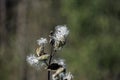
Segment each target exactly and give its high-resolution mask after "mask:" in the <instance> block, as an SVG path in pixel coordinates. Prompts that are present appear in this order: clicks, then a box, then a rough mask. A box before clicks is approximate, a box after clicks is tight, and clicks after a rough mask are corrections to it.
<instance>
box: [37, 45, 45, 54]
mask: <svg viewBox="0 0 120 80" xmlns="http://www.w3.org/2000/svg"><path fill="white" fill-rule="evenodd" d="M42 53H44V47H43V46H40V47H38V48H37V49H36V54H37V56H41V55H42Z"/></svg>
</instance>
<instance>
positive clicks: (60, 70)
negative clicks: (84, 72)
mask: <svg viewBox="0 0 120 80" xmlns="http://www.w3.org/2000/svg"><path fill="white" fill-rule="evenodd" d="M64 70H65V69H64V68H63V67H61V68H59V69H57V70H56V72H55V73H54V74H53V77H56V76H57V75H59V74H60V73H61V72H63V71H64Z"/></svg>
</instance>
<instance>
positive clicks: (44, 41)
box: [37, 38, 47, 46]
mask: <svg viewBox="0 0 120 80" xmlns="http://www.w3.org/2000/svg"><path fill="white" fill-rule="evenodd" d="M37 43H38V45H40V46H41V45H43V44H46V43H47V39H46V38H40V39H39V40H37Z"/></svg>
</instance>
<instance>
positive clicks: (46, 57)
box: [38, 54, 50, 61]
mask: <svg viewBox="0 0 120 80" xmlns="http://www.w3.org/2000/svg"><path fill="white" fill-rule="evenodd" d="M49 56H50V55H48V54H43V55H41V56H39V57H38V60H43V61H44V60H47V59H48V58H49Z"/></svg>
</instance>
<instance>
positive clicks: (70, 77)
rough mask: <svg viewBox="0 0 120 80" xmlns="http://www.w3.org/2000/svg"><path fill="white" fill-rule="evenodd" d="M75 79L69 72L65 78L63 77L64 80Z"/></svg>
mask: <svg viewBox="0 0 120 80" xmlns="http://www.w3.org/2000/svg"><path fill="white" fill-rule="evenodd" d="M72 79H73V75H72V74H71V73H70V72H69V73H66V74H65V76H64V77H63V80H72Z"/></svg>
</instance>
